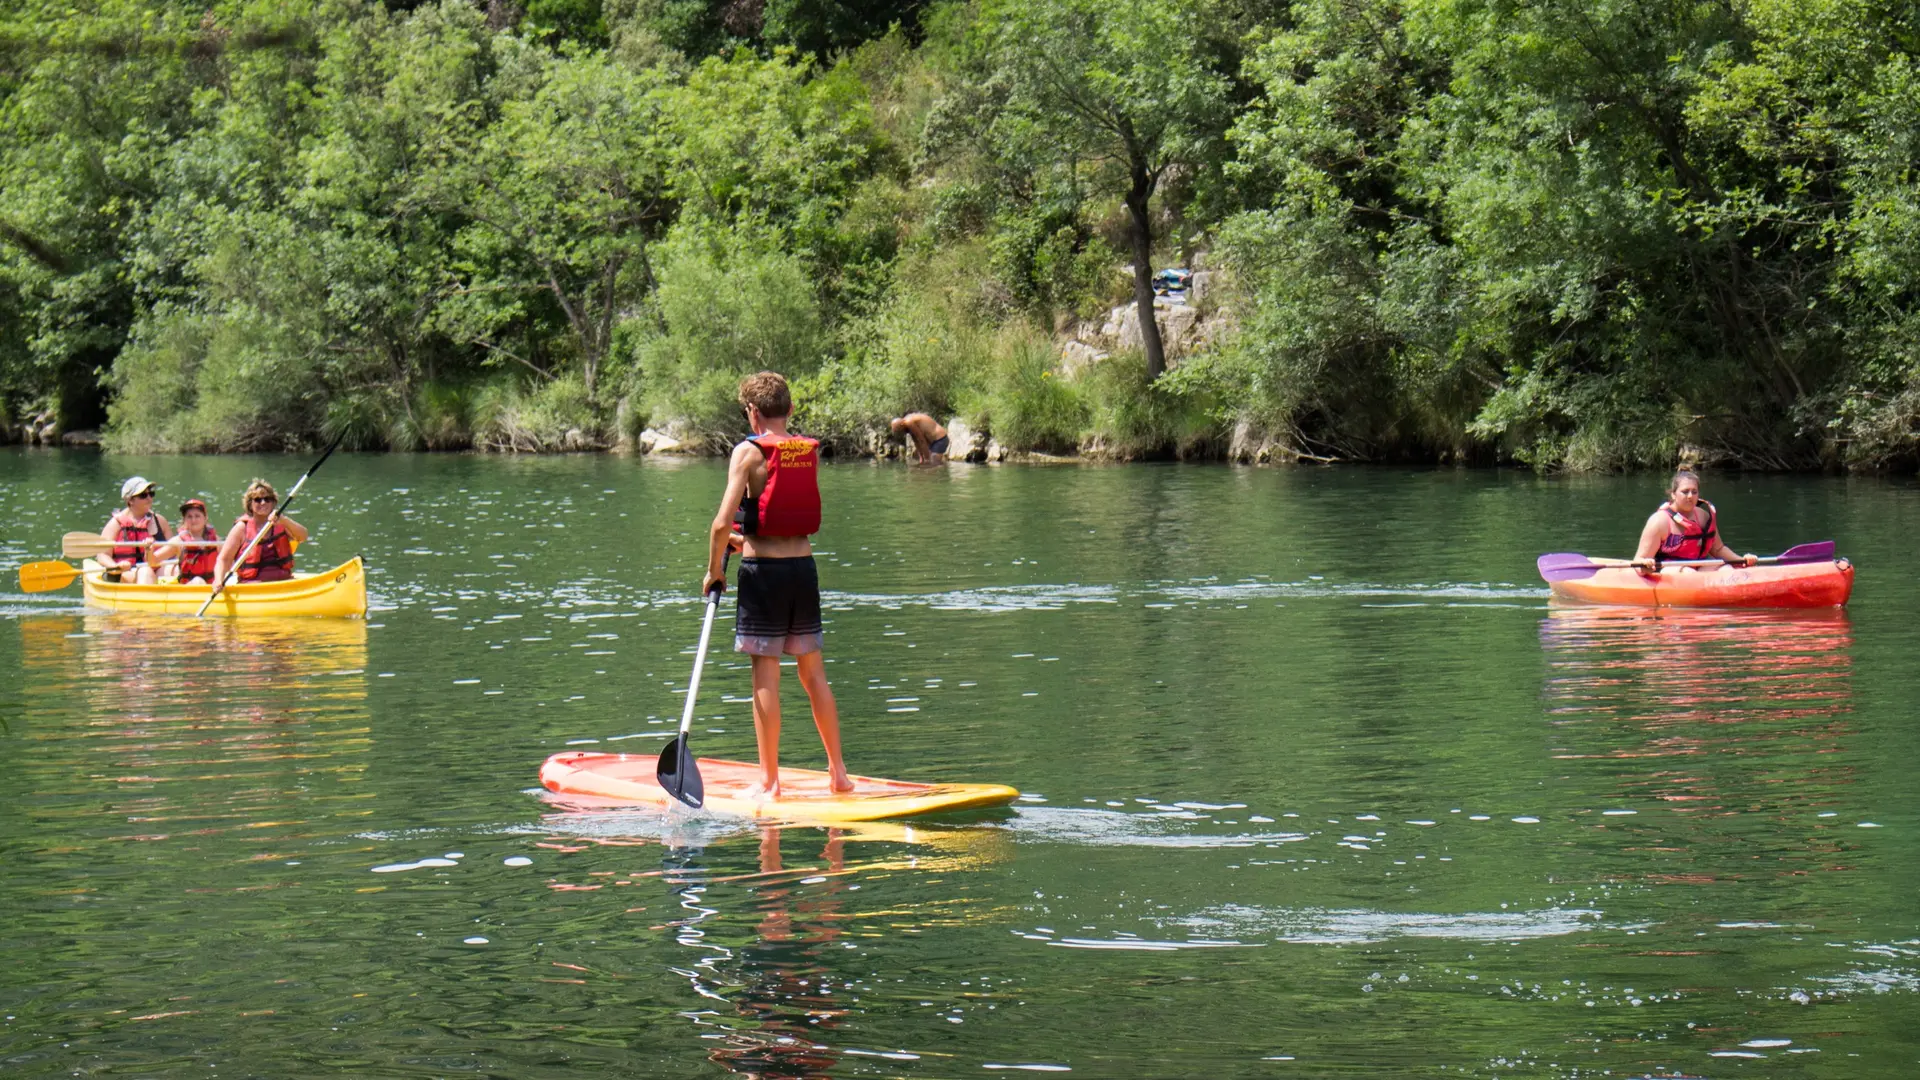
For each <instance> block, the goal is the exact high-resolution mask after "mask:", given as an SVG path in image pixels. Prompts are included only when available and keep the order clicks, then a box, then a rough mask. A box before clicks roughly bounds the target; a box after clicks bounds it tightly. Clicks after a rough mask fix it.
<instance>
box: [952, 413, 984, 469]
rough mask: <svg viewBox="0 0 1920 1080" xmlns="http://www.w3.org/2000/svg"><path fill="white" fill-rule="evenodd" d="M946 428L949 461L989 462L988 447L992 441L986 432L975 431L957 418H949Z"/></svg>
mask: <svg viewBox="0 0 1920 1080" xmlns="http://www.w3.org/2000/svg"><path fill="white" fill-rule="evenodd" d="M946 428H947V460H948V461H974V462H980V461H985V460H987V446H988V443H989V441H990V440H989V439H988V438H987V433H986V432H984V431H975V430H973V428H971V427H969V426H968V424H967V422H966V421H965V420H962V419H960V418H959V417H957V416H951V417H948V418H947V420H946Z"/></svg>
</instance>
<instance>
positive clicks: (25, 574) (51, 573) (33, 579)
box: [20, 562, 80, 592]
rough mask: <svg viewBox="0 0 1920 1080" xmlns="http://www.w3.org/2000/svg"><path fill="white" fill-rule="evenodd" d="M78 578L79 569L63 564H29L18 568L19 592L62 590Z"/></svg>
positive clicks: (69, 564)
mask: <svg viewBox="0 0 1920 1080" xmlns="http://www.w3.org/2000/svg"><path fill="white" fill-rule="evenodd" d="M79 576H80V568H79V567H77V566H74V565H72V564H71V563H63V562H30V563H28V564H26V565H25V566H22V567H21V568H20V591H21V592H49V591H51V590H54V589H64V588H66V587H67V586H69V585H71V584H73V579H74V578H77V577H79Z"/></svg>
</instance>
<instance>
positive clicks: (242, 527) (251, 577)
mask: <svg viewBox="0 0 1920 1080" xmlns="http://www.w3.org/2000/svg"><path fill="white" fill-rule="evenodd" d="M243 501H244V502H245V503H246V506H247V512H246V514H245V515H243V516H241V517H240V518H239V519H238V520H236V521H235V522H234V523H233V528H231V529H229V530H227V541H226V543H224V544H222V545H220V558H219V561H218V562H217V563H216V564H215V565H214V568H213V580H214V581H216V582H219V581H225V580H226V578H227V571H228V570H230V569H235V567H234V561H235V560H236V559H238V558H240V552H241V551H243V550H245V549H246V546H247V545H248V544H250V543H253V538H254V537H255V536H256V535H258V534H259V532H260V530H261V529H263V528H267V527H268V526H267V519H268V518H270V517H272V516H273V508H274V507H276V506H278V505H280V496H279V495H278V494H277V493H275V491H274V490H273V485H272V484H269V483H267V482H266V481H265V480H258V479H256V480H254V482H253V483H251V484H248V485H247V493H246V496H245V497H244V499H243ZM306 538H307V527H306V526H305V525H302V524H300V523H299V522H297V521H295V520H293V519H292V518H290V517H283V518H280V519H278V520H277V521H275V522H274V523H273V525H272V527H271V531H269V532H268V533H267V535H266V536H264V537H261V540H260V542H259V543H258V544H254V545H253V550H252V551H250V552H248V553H247V559H246V561H245V562H243V563H241V564H240V565H239V567H238V574H237V576H238V578H239V579H240V580H241V581H243V582H247V581H285V580H287V579H288V578H290V577H292V576H293V546H294V545H295V544H298V543H301V542H302V541H304V540H306Z"/></svg>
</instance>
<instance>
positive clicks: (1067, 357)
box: [1060, 338, 1107, 378]
mask: <svg viewBox="0 0 1920 1080" xmlns="http://www.w3.org/2000/svg"><path fill="white" fill-rule="evenodd" d="M1106 358H1107V354H1106V353H1104V352H1101V351H1100V350H1099V349H1096V348H1094V347H1093V346H1091V345H1089V344H1087V343H1086V342H1084V341H1081V340H1080V339H1078V338H1074V339H1073V340H1071V341H1068V342H1067V343H1066V344H1065V345H1062V346H1060V374H1062V375H1065V376H1067V377H1068V378H1077V377H1078V376H1079V375H1080V373H1081V372H1083V371H1086V370H1087V369H1088V368H1090V367H1092V366H1093V365H1095V364H1097V363H1099V362H1100V361H1102V360H1105V359H1106Z"/></svg>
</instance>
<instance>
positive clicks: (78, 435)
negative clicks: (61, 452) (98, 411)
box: [60, 431, 100, 446]
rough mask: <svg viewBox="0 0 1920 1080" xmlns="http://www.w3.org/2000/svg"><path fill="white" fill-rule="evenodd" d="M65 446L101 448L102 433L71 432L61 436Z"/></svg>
mask: <svg viewBox="0 0 1920 1080" xmlns="http://www.w3.org/2000/svg"><path fill="white" fill-rule="evenodd" d="M60 443H61V445H63V446H99V445H100V433H99V432H97V431H69V432H67V433H66V434H65V435H62V436H60Z"/></svg>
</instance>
